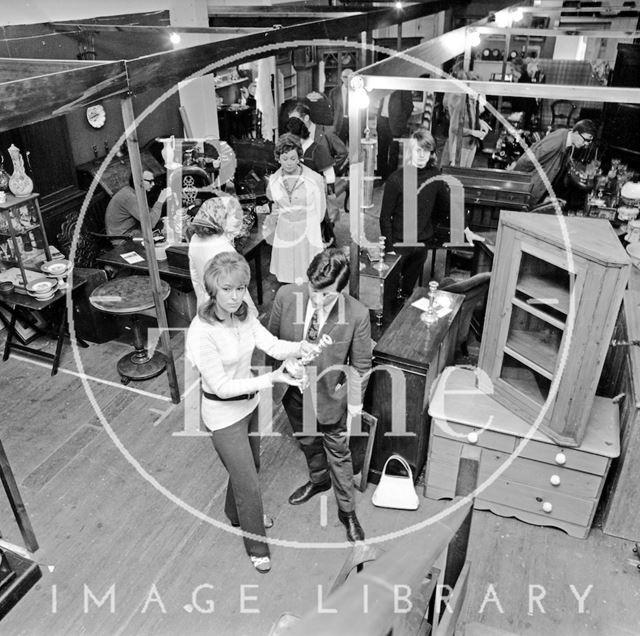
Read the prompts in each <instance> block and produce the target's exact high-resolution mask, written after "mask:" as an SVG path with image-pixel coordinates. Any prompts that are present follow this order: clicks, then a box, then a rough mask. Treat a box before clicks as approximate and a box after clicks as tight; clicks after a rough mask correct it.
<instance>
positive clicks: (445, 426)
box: [431, 420, 515, 453]
mask: <svg viewBox="0 0 640 636" xmlns="http://www.w3.org/2000/svg"><path fill="white" fill-rule="evenodd" d="M431 426H432V429H433V434H434V435H437V436H439V437H445V438H447V439H450V440H454V441H458V442H462V443H467V440H468V435H469V434H470V433H475V434H476V435H477V436H478V444H479V445H480V446H482V447H483V448H493V449H495V450H499V451H503V452H505V453H511V452H513V449H514V448H515V439H514V437H513V436H512V435H504V434H502V433H496V432H494V431H490V430H484V431H483V430H482V428H480V427H479V426H475V427H474V426H466V425H464V424H459V423H458V422H446V421H444V420H434V421H433V422H432V424H431Z"/></svg>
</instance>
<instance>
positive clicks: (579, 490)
mask: <svg viewBox="0 0 640 636" xmlns="http://www.w3.org/2000/svg"><path fill="white" fill-rule="evenodd" d="M508 459H509V456H508V455H505V454H504V453H499V452H498V451H494V450H489V449H484V450H483V451H482V462H481V464H480V480H479V481H480V482H482V481H484V480H485V479H487V478H488V477H490V476H491V475H492V474H493V473H494V472H495V471H496V470H497V469H498V468H500V467H501V466H503V465H504V463H505V462H506V461H507V460H508ZM554 475H555V476H557V477H559V479H560V483H559V484H558V485H557V486H554V485H553V484H551V481H550V480H551V477H552V476H554ZM500 479H505V480H507V481H516V482H518V483H521V484H526V485H528V486H533V487H534V488H540V489H542V490H549V491H550V492H555V491H557V492H560V493H564V494H567V495H570V496H572V497H580V498H582V499H592V500H595V498H596V497H597V496H598V493H599V492H600V488H601V486H602V477H601V476H600V475H593V474H589V473H584V472H580V471H577V470H573V469H572V468H565V467H563V466H552V465H550V464H543V463H541V462H538V461H533V460H531V459H525V458H523V457H516V458H515V459H514V460H513V462H512V463H511V464H510V465H509V467H508V468H507V469H506V470H505V471H504V472H502V473H500Z"/></svg>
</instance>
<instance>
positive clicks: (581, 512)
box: [478, 477, 595, 527]
mask: <svg viewBox="0 0 640 636" xmlns="http://www.w3.org/2000/svg"><path fill="white" fill-rule="evenodd" d="M478 499H481V500H483V501H491V502H493V501H495V502H496V503H500V504H502V505H505V506H509V507H511V508H513V509H515V510H524V511H525V512H533V513H535V514H538V515H540V516H544V517H548V518H549V519H558V520H560V521H568V522H570V523H575V524H577V525H581V526H585V527H589V526H590V525H591V523H590V521H591V515H592V513H593V511H594V510H595V502H594V501H593V500H592V499H591V500H589V499H581V498H579V497H571V496H569V495H565V494H563V493H561V492H559V491H556V490H554V491H550V490H546V489H543V488H533V487H532V486H527V485H525V484H521V483H518V482H517V481H507V480H505V479H502V478H501V477H499V478H498V479H496V481H494V482H493V483H492V484H491V485H489V486H487V487H486V488H484V489H483V490H482V492H481V493H480V495H479V496H478ZM545 502H548V503H551V504H552V506H553V509H552V511H551V512H550V513H545V512H544V511H543V509H542V505H543V503H545ZM515 514H517V513H515Z"/></svg>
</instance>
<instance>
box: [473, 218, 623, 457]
mask: <svg viewBox="0 0 640 636" xmlns="http://www.w3.org/2000/svg"><path fill="white" fill-rule="evenodd" d="M569 246H570V248H571V249H570V250H569V249H568V247H569ZM628 277H629V260H628V258H627V255H626V253H625V251H624V249H623V248H622V245H621V244H620V241H619V240H618V237H617V236H616V235H615V233H614V231H613V229H612V228H611V225H610V224H609V223H608V222H607V221H604V220H601V219H586V218H577V217H557V216H555V215H544V214H530V213H526V212H512V211H502V213H501V216H500V225H499V229H498V236H497V243H496V258H495V261H494V266H493V273H492V278H491V286H490V288H489V298H488V303H487V315H486V318H485V323H484V324H485V327H484V332H483V335H482V343H481V347H480V354H479V361H478V365H479V367H480V368H481V369H482V370H484V372H485V373H486V374H487V376H488V379H489V380H490V382H491V386H490V387H483V388H484V389H485V390H487V391H493V393H494V396H495V399H496V400H498V401H499V402H500V403H502V404H503V405H504V406H506V407H507V408H508V409H510V410H511V411H513V412H514V413H515V414H516V415H518V416H519V417H521V418H523V419H524V420H526V421H527V422H529V423H531V424H533V423H535V422H536V421H537V420H538V419H540V429H541V430H542V431H544V432H545V433H546V434H547V435H549V437H551V438H552V439H553V440H554V441H556V442H558V443H560V444H563V445H566V446H579V445H580V443H581V442H582V439H583V437H584V434H585V429H586V426H587V422H588V420H589V414H590V411H591V406H592V403H593V399H594V396H595V392H596V387H597V385H598V379H599V377H600V372H601V371H602V367H603V364H604V359H605V355H606V352H607V348H608V346H609V341H610V340H611V336H612V333H613V328H614V325H615V321H616V315H617V313H618V309H619V308H620V303H621V301H622V296H623V293H624V288H625V286H626V283H627V280H628Z"/></svg>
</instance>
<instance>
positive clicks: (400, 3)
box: [396, 1, 402, 11]
mask: <svg viewBox="0 0 640 636" xmlns="http://www.w3.org/2000/svg"><path fill="white" fill-rule="evenodd" d="M396 9H397V10H398V11H402V2H400V1H398V2H396Z"/></svg>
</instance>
